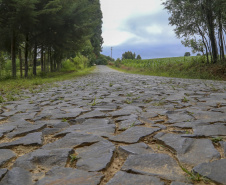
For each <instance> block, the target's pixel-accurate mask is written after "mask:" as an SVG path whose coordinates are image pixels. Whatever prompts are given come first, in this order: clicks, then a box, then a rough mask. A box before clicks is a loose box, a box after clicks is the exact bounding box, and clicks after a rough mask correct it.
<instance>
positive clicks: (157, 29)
mask: <svg viewBox="0 0 226 185" xmlns="http://www.w3.org/2000/svg"><path fill="white" fill-rule="evenodd" d="M100 2H101V9H102V12H103V28H102V37H103V39H104V44H103V52H102V53H103V54H105V55H107V56H110V53H111V52H110V50H111V47H113V58H120V57H121V55H122V53H124V52H125V51H131V50H132V49H133V51H132V52H135V53H136V54H140V53H143V55H144V56H143V57H142V56H141V57H142V58H154V57H166V56H174V55H175V56H182V55H183V54H184V53H183V52H184V51H190V49H188V48H187V49H185V48H184V47H183V46H182V45H181V43H180V40H179V39H177V38H176V36H175V34H174V32H173V27H171V26H170V25H168V17H169V15H168V14H167V11H166V10H164V6H163V5H162V2H163V1H162V0H100ZM172 45H174V46H176V45H177V46H178V45H180V46H181V47H183V48H184V50H183V51H182V53H178V52H181V50H178V49H177V51H176V50H175V53H174V52H172V51H169V50H170V49H171V50H172V49H173V48H172ZM160 46H162V49H161V47H160ZM167 46H168V49H167ZM177 46H176V47H177ZM155 47H158V48H160V49H161V50H162V55H161V56H160V54H157V53H160V52H156V48H155ZM141 48H143V49H141ZM154 50H155V53H153V51H154ZM151 51H152V52H151ZM137 52H140V53H137Z"/></svg>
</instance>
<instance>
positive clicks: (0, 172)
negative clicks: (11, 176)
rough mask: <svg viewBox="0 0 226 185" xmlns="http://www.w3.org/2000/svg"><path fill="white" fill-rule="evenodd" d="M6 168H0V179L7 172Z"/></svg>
mask: <svg viewBox="0 0 226 185" xmlns="http://www.w3.org/2000/svg"><path fill="white" fill-rule="evenodd" d="M7 171H8V170H7V169H6V168H2V169H0V180H1V179H2V178H3V177H4V175H5V174H6V173H7Z"/></svg>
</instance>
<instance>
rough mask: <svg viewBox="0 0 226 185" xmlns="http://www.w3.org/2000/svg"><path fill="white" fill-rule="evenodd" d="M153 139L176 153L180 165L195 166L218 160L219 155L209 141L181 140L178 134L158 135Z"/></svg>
mask: <svg viewBox="0 0 226 185" xmlns="http://www.w3.org/2000/svg"><path fill="white" fill-rule="evenodd" d="M154 138H155V139H157V140H158V141H159V142H161V143H163V144H164V145H166V146H168V147H170V148H171V149H173V150H174V151H176V153H177V156H178V159H179V161H180V162H182V163H186V164H191V165H197V164H200V163H203V162H209V161H211V160H216V159H220V153H219V152H218V151H217V150H216V149H215V148H214V146H213V144H212V142H211V141H210V140H209V139H192V138H183V137H181V136H180V135H178V134H170V133H168V134H165V133H158V134H157V135H155V137H154Z"/></svg>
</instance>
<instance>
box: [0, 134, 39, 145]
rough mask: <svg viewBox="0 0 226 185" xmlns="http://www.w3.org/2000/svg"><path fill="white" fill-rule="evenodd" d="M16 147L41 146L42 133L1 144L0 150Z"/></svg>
mask: <svg viewBox="0 0 226 185" xmlns="http://www.w3.org/2000/svg"><path fill="white" fill-rule="evenodd" d="M18 145H24V146H27V145H42V132H35V133H30V134H28V135H26V136H25V137H22V138H20V139H17V140H15V141H13V142H8V143H1V144H0V148H11V147H14V146H18Z"/></svg>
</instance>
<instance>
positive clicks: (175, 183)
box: [170, 182, 193, 185]
mask: <svg viewBox="0 0 226 185" xmlns="http://www.w3.org/2000/svg"><path fill="white" fill-rule="evenodd" d="M170 185H193V184H190V183H184V182H172V183H171V184H170Z"/></svg>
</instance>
